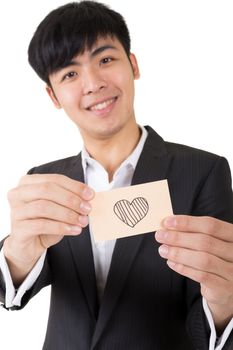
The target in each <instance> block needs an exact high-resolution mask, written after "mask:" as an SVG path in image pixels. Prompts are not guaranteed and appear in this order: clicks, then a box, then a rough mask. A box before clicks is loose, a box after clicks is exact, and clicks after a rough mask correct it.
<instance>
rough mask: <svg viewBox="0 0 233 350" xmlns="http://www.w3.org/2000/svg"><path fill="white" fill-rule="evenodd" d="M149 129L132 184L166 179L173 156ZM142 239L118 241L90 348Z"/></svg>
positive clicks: (141, 236)
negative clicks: (168, 153) (171, 156)
mask: <svg viewBox="0 0 233 350" xmlns="http://www.w3.org/2000/svg"><path fill="white" fill-rule="evenodd" d="M146 128H147V130H148V137H147V140H146V142H145V145H144V148H143V151H142V153H141V156H140V158H139V161H138V164H137V167H136V169H135V172H134V176H133V179H132V185H136V184H141V183H146V182H151V181H158V180H163V179H166V178H167V177H168V169H169V165H170V156H168V155H167V151H166V148H165V143H164V141H163V139H162V138H161V137H160V136H159V135H158V134H156V132H155V131H154V130H153V129H151V128H150V127H146ZM143 239H144V235H138V236H132V237H127V238H122V239H118V240H117V242H116V246H115V249H114V252H113V256H112V261H111V266H110V270H109V274H108V279H107V284H106V287H105V291H104V295H103V299H102V303H101V306H100V311H99V316H98V321H97V325H96V329H95V333H94V336H93V341H92V347H91V349H93V348H94V347H95V345H96V344H97V342H98V340H99V338H100V336H101V334H102V332H103V330H104V328H105V326H106V325H107V323H108V321H109V319H110V317H111V313H112V312H113V310H114V308H115V307H116V305H117V301H118V298H119V296H120V293H121V291H122V289H123V287H124V284H125V282H126V279H127V276H128V274H129V272H130V268H131V266H132V264H133V262H134V260H135V259H136V256H137V253H138V251H139V249H140V245H141V243H142V242H143Z"/></svg>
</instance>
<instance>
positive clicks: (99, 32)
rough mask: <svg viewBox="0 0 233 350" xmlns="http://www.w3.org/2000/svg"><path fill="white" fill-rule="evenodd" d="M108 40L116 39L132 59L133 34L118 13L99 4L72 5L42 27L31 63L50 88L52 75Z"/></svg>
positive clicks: (57, 11)
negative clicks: (76, 57) (101, 41)
mask: <svg viewBox="0 0 233 350" xmlns="http://www.w3.org/2000/svg"><path fill="white" fill-rule="evenodd" d="M107 36H111V37H116V38H117V39H118V40H119V41H120V43H121V44H122V46H123V48H124V50H125V52H126V54H127V56H128V57H129V55H130V35H129V30H128V28H127V25H126V23H125V20H124V18H123V17H122V16H121V15H120V14H119V13H118V12H115V11H114V10H112V9H110V8H109V7H108V6H107V5H105V4H102V3H98V2H96V1H81V2H72V3H68V4H66V5H64V6H61V7H59V8H57V9H55V10H53V11H52V12H50V13H49V14H48V15H47V16H46V17H45V18H44V20H43V21H42V22H41V23H40V24H39V26H38V28H37V29H36V32H35V34H34V35H33V37H32V39H31V42H30V44H29V48H28V60H29V63H30V65H31V66H32V68H33V69H34V70H35V71H36V73H37V74H38V75H39V77H40V78H41V79H42V80H44V81H45V82H46V83H47V84H49V85H50V82H49V75H50V74H52V73H54V72H56V71H57V70H59V69H61V68H63V67H65V66H66V65H67V63H69V62H70V61H71V60H72V59H73V57H74V56H76V55H78V54H82V53H83V52H84V51H85V50H86V49H88V50H89V49H91V48H92V46H93V45H94V44H95V42H96V41H97V39H98V38H99V37H107Z"/></svg>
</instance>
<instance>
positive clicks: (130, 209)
mask: <svg viewBox="0 0 233 350" xmlns="http://www.w3.org/2000/svg"><path fill="white" fill-rule="evenodd" d="M113 210H114V213H115V214H116V216H117V217H118V218H119V219H120V220H121V221H123V222H124V223H125V224H126V225H128V226H130V227H134V226H135V225H137V224H138V223H139V221H141V220H142V219H143V218H144V217H145V216H146V214H147V213H148V210H149V204H148V202H147V200H146V199H145V198H143V197H137V198H134V200H133V201H132V202H131V203H130V202H129V201H128V200H127V199H121V200H120V201H118V202H116V203H115V205H114V207H113Z"/></svg>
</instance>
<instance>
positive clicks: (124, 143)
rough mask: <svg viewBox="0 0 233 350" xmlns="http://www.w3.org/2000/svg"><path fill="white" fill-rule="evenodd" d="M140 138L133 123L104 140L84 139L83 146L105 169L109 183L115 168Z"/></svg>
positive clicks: (131, 150)
mask: <svg viewBox="0 0 233 350" xmlns="http://www.w3.org/2000/svg"><path fill="white" fill-rule="evenodd" d="M140 136H141V131H140V128H139V126H138V125H137V124H136V123H134V124H133V125H130V127H128V128H124V129H122V130H120V131H119V132H118V133H116V134H115V135H113V136H111V137H109V138H106V139H104V140H93V139H92V140H91V142H90V140H87V139H84V144H85V147H86V150H87V151H88V153H89V154H90V156H91V157H92V158H94V159H95V160H96V161H98V162H99V163H100V164H101V165H102V166H103V167H104V168H105V170H106V171H107V173H108V177H109V181H111V180H112V177H113V174H114V173H115V171H116V170H117V168H118V167H119V166H120V165H121V163H122V162H123V161H124V160H125V159H127V158H128V156H129V155H130V154H131V153H132V152H133V150H134V148H135V147H136V146H137V144H138V142H139V139H140Z"/></svg>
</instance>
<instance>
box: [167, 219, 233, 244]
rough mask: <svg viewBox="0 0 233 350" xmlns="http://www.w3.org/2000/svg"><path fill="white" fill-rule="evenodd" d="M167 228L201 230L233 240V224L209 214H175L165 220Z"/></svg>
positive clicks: (189, 230)
mask: <svg viewBox="0 0 233 350" xmlns="http://www.w3.org/2000/svg"><path fill="white" fill-rule="evenodd" d="M163 225H164V227H165V228H170V229H175V230H177V231H186V232H200V233H205V234H208V235H212V236H213V237H216V238H219V239H222V240H224V241H227V242H233V225H232V224H230V223H227V222H225V221H221V220H218V219H215V218H212V217H209V216H188V215H174V216H170V217H168V218H166V219H165V220H164V221H163Z"/></svg>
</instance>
